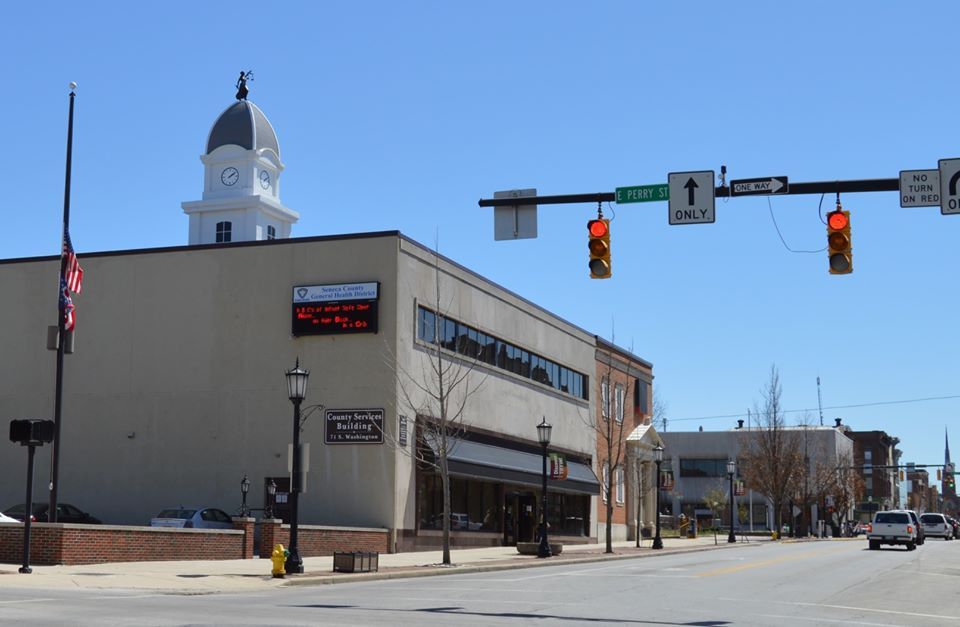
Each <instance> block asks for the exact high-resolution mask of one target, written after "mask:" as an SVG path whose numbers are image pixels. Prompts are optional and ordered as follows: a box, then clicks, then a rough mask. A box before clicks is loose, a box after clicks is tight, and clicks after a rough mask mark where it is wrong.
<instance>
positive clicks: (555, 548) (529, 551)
mask: <svg viewBox="0 0 960 627" xmlns="http://www.w3.org/2000/svg"><path fill="white" fill-rule="evenodd" d="M549 544H550V553H551V554H552V555H560V552H561V551H563V545H562V544H560V543H556V544H554V543H553V542H550V543H549ZM539 551H540V543H539V542H517V553H519V554H520V555H536V554H537V553H538V552H539Z"/></svg>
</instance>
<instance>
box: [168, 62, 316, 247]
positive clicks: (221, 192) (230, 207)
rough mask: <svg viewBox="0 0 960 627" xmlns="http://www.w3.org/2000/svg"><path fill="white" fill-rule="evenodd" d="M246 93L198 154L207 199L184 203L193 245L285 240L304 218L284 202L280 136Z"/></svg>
mask: <svg viewBox="0 0 960 627" xmlns="http://www.w3.org/2000/svg"><path fill="white" fill-rule="evenodd" d="M241 79H242V77H241ZM241 93H242V94H243V96H244V98H243V99H240V95H241ZM245 96H246V90H245V89H244V90H242V92H240V93H238V94H237V97H238V100H237V102H235V103H234V104H232V105H230V106H229V107H227V109H226V111H224V112H223V113H221V114H220V117H218V118H217V121H216V122H214V123H213V127H212V128H211V129H210V135H209V137H208V138H207V151H206V153H205V154H203V155H201V157H200V161H202V162H203V167H204V177H203V199H202V200H194V201H188V202H184V203H182V204H181V207H183V212H184V213H186V214H187V215H188V216H190V240H189V241H190V244H191V245H193V244H213V243H218V242H249V241H255V240H265V239H282V238H287V237H290V227H291V226H292V225H293V224H294V223H295V222H296V221H297V220H298V219H299V218H300V215H299V214H298V213H297V212H295V211H293V210H292V209H289V208H287V207H284V206H283V204H282V203H281V202H280V173H281V172H282V171H283V167H284V166H283V163H282V162H281V161H280V144H279V142H277V134H276V133H275V132H274V130H273V126H272V125H271V124H270V121H269V120H267V116H265V115H264V114H263V111H261V110H260V108H259V107H257V105H255V104H253V103H252V102H249V101H248V100H246V99H245Z"/></svg>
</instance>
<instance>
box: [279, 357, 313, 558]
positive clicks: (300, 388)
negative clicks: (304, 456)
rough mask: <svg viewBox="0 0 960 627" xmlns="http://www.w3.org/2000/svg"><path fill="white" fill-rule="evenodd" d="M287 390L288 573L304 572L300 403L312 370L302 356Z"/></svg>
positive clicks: (290, 377) (290, 378)
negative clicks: (300, 538)
mask: <svg viewBox="0 0 960 627" xmlns="http://www.w3.org/2000/svg"><path fill="white" fill-rule="evenodd" d="M286 376H287V392H288V396H289V398H290V402H292V403H293V463H292V464H291V466H292V468H293V477H292V481H291V485H290V546H289V551H290V555H288V556H287V562H286V565H285V566H284V567H285V569H286V571H287V572H288V573H302V572H303V560H302V559H300V551H299V549H298V547H297V524H298V520H297V516H298V513H299V512H298V509H297V505H298V502H299V500H300V498H299V497H300V491H301V490H302V489H303V485H302V479H303V477H301V474H300V403H302V402H303V399H304V398H305V397H306V396H307V379H308V378H309V377H310V371H309V370H304V369H303V368H301V367H300V358H299V357H298V358H297V365H296V366H294V368H293V370H288V371H287V372H286Z"/></svg>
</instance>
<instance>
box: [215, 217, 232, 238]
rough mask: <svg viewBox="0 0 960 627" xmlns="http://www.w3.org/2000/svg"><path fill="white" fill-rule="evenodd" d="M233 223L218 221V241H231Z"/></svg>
mask: <svg viewBox="0 0 960 627" xmlns="http://www.w3.org/2000/svg"><path fill="white" fill-rule="evenodd" d="M232 232H233V224H232V223H230V222H217V242H229V241H231V240H232Z"/></svg>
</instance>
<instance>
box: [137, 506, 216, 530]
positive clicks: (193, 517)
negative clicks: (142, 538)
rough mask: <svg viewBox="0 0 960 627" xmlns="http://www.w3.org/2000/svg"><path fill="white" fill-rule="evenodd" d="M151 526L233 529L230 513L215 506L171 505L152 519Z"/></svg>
mask: <svg viewBox="0 0 960 627" xmlns="http://www.w3.org/2000/svg"><path fill="white" fill-rule="evenodd" d="M150 526H151V527H179V528H181V529H233V522H231V520H230V515H229V514H227V513H226V512H225V511H223V510H222V509H217V508H215V507H194V506H189V507H183V506H181V507H171V508H169V509H165V510H162V511H161V512H160V513H159V514H157V515H156V516H154V517H153V518H151V519H150Z"/></svg>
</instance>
